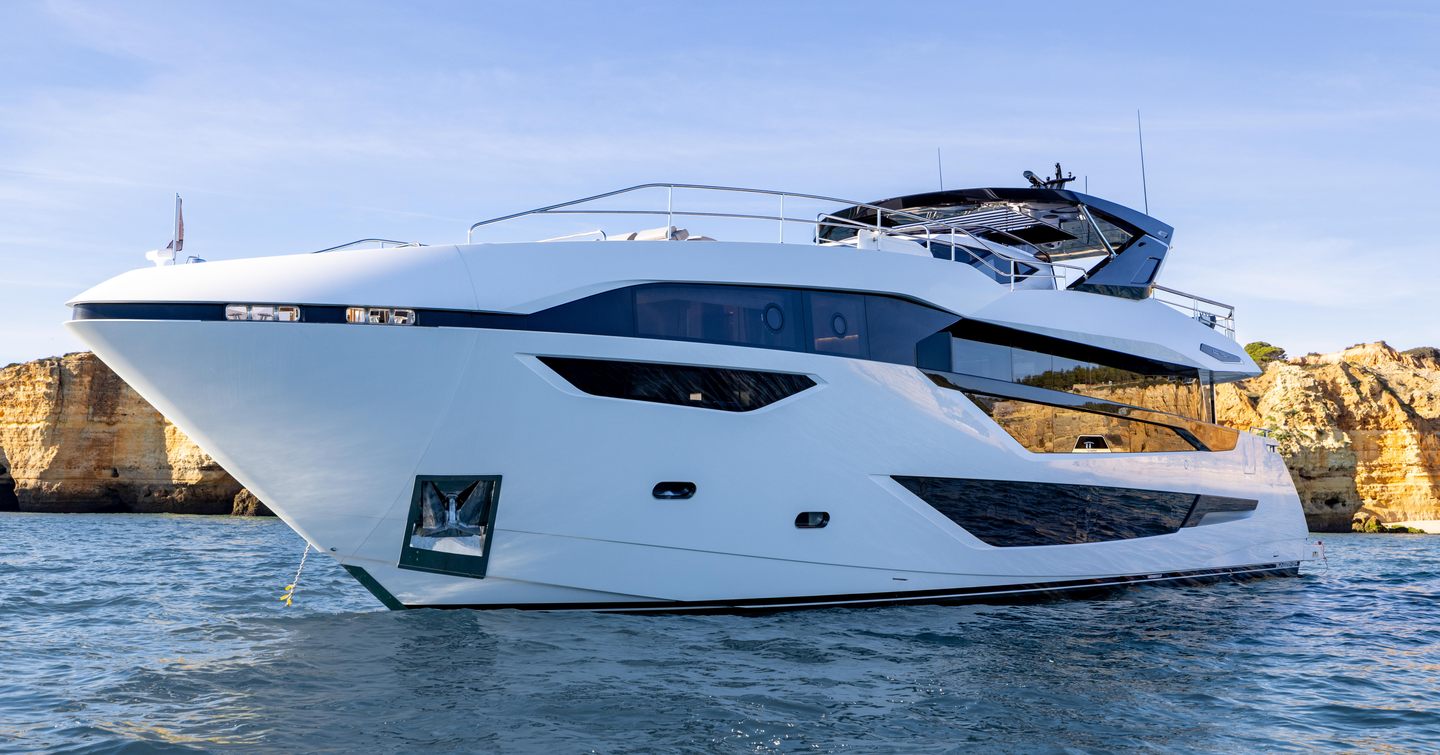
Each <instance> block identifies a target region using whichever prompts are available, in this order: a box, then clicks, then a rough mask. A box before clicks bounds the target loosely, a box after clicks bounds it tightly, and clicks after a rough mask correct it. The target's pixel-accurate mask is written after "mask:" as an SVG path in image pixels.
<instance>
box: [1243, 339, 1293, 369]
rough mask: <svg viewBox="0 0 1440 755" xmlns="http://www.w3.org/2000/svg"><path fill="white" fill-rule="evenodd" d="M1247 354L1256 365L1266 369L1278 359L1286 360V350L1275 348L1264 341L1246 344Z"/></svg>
mask: <svg viewBox="0 0 1440 755" xmlns="http://www.w3.org/2000/svg"><path fill="white" fill-rule="evenodd" d="M1245 353H1246V354H1249V355H1250V358H1251V359H1254V360H1255V364H1258V365H1260V366H1261V367H1264V366H1265V365H1266V364H1269V363H1270V362H1274V361H1275V360H1277V359H1284V358H1285V350H1284V349H1282V348H1280V347H1279V346H1273V345H1271V344H1268V343H1266V342H1264V341H1251V342H1250V343H1247V344H1245Z"/></svg>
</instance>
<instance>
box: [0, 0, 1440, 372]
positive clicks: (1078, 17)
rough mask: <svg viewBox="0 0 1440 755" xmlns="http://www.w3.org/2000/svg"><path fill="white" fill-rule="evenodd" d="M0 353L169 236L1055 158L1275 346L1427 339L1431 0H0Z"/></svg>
mask: <svg viewBox="0 0 1440 755" xmlns="http://www.w3.org/2000/svg"><path fill="white" fill-rule="evenodd" d="M0 39H3V44H0V364H4V363H7V362H11V361H18V360H22V359H29V358H34V357H38V356H45V355H49V354H58V353H62V352H66V351H73V350H76V349H78V348H80V345H79V344H78V343H77V342H74V341H72V340H70V339H69V338H68V337H67V336H66V335H65V333H64V332H63V330H62V329H61V327H60V322H61V321H63V320H64V319H66V318H67V317H68V312H67V310H66V309H65V307H64V305H63V302H64V301H65V300H66V299H67V298H68V297H69V296H71V295H72V294H74V293H76V292H78V291H80V290H82V289H84V288H86V287H88V286H89V285H91V284H93V283H96V282H98V281H100V280H103V279H105V278H107V277H110V276H112V275H115V274H117V273H119V272H122V271H124V270H127V269H130V268H134V267H138V266H141V265H143V264H144V260H143V258H142V255H143V252H144V251H145V250H147V249H152V248H155V247H156V246H161V245H163V244H164V243H165V241H167V240H168V238H169V232H170V231H169V227H170V223H171V213H172V195H173V194H174V193H175V192H177V191H178V192H180V193H181V194H183V195H184V196H185V199H186V225H187V249H186V251H187V252H192V253H195V254H199V255H201V256H204V257H206V258H208V259H225V258H232V257H242V256H249V255H255V254H276V253H284V252H295V251H306V250H312V249H317V248H321V247H324V246H329V245H332V244H336V243H340V242H343V241H348V240H350V239H354V238H359V237H363V236H372V235H375V236H384V237H391V238H405V239H416V240H421V241H426V242H431V243H442V242H453V241H457V240H460V239H463V237H464V231H465V228H466V226H467V225H468V224H469V223H470V222H472V221H474V220H477V219H479V218H484V217H492V216H495V215H500V214H504V213H506V212H511V211H516V210H521V209H525V208H527V207H531V206H536V205H542V204H548V203H551V202H555V201H560V200H564V199H569V198H574V197H579V196H584V195H588V194H592V193H596V192H600V191H604V190H608V189H611V188H616V187H620V186H625V185H629V184H634V183H643V182H647V181H684V182H696V183H715V184H728V185H742V186H761V187H767V188H784V189H788V190H792V191H802V192H810V193H817V194H827V195H833V196H845V197H855V198H858V199H874V198H879V197H883V196H890V195H895V194H901V193H907V192H912V191H923V190H929V189H932V188H934V187H935V183H936V177H935V150H936V148H937V147H938V148H941V149H943V151H944V155H945V174H946V183H947V185H949V186H951V187H952V188H953V187H955V186H959V185H1018V184H1019V183H1020V177H1019V174H1020V171H1022V170H1025V169H1031V170H1035V171H1037V172H1044V171H1047V170H1049V169H1050V167H1051V166H1052V164H1053V163H1054V162H1055V161H1057V160H1059V161H1062V162H1063V163H1064V164H1065V166H1066V167H1067V169H1071V170H1074V172H1075V173H1076V174H1077V175H1082V176H1085V177H1087V178H1088V181H1089V189H1090V191H1091V193H1093V194H1097V195H1099V196H1103V197H1106V198H1109V199H1113V200H1115V201H1119V202H1122V203H1125V204H1131V205H1134V206H1139V205H1140V202H1141V198H1140V181H1139V170H1138V166H1137V157H1136V145H1135V122H1134V118H1135V110H1136V109H1140V110H1142V111H1143V112H1144V114H1145V140H1146V152H1147V159H1148V168H1149V187H1150V200H1151V201H1150V204H1151V210H1152V212H1153V214H1155V215H1156V216H1157V217H1160V218H1161V219H1163V220H1165V221H1167V222H1169V223H1171V224H1173V225H1175V226H1176V228H1177V232H1176V247H1175V250H1174V252H1173V255H1172V258H1171V261H1170V262H1169V263H1168V266H1167V269H1166V271H1165V274H1164V277H1163V279H1162V282H1163V283H1165V284H1167V285H1170V286H1172V287H1176V288H1180V289H1184V290H1189V291H1194V292H1195V293H1199V294H1203V295H1207V296H1210V297H1212V298H1218V299H1221V300H1224V301H1229V302H1232V303H1234V304H1236V305H1238V307H1239V313H1238V317H1239V327H1240V333H1239V337H1240V339H1241V340H1242V341H1246V340H1256V339H1264V340H1268V341H1272V342H1274V343H1277V344H1280V345H1283V346H1285V347H1287V348H1288V349H1289V350H1290V351H1291V352H1292V353H1303V352H1306V351H1328V350H1333V349H1337V348H1341V347H1344V346H1347V345H1349V344H1352V343H1357V342H1361V341H1371V340H1377V339H1385V340H1388V341H1389V342H1390V343H1391V344H1392V345H1394V346H1396V347H1399V348H1410V347H1414V346H1420V345H1440V305H1437V302H1440V253H1437V252H1440V250H1437V247H1440V244H1437V243H1436V242H1435V240H1433V239H1432V238H1430V233H1431V232H1433V231H1432V228H1433V226H1434V225H1435V221H1436V220H1437V218H1436V214H1437V210H1436V204H1435V201H1434V199H1433V197H1432V195H1433V189H1432V188H1431V187H1432V186H1433V185H1434V184H1436V183H1437V181H1440V176H1437V175H1436V174H1437V172H1440V160H1437V157H1440V146H1437V134H1440V6H1434V5H1430V4H1426V3H1419V2H1416V3H1384V2H1370V3H1365V4H1363V7H1362V5H1361V4H1358V3H1353V2H1347V3H1315V2H1305V3H1299V2H1297V3H1255V2H1247V3H1229V2H1208V3H1203V4H1199V3H1187V4H1179V3H1154V2H1145V3H1138V2H1137V3H1120V2H1098V3H1088V4H1074V3H1064V4H1061V3H1056V4H1046V3H1024V4H1001V3H960V2H945V3H934V4H929V3H923V2H909V3H905V4H903V5H896V6H889V5H886V4H876V3H857V4H845V3H838V2H827V3H802V2H773V1H772V2H765V3H745V2H733V3H725V4H720V3H715V4H709V5H700V4H683V3H636V4H627V5H624V6H623V7H622V6H621V5H620V4H618V3H596V4H593V5H591V4H552V3H545V2H529V3H504V4H483V5H482V4H480V3H463V2H456V3H411V4H406V5H405V6H404V7H400V6H399V5H398V4H388V3H373V4H372V3H365V2H357V1H351V2H344V3H294V2H286V3H278V2H275V3H269V2H246V3H223V4H222V3H208V2H205V3H202V2H186V3H182V2H167V3H144V2H131V3H123V4H122V3H79V2H48V3H31V2H13V1H12V2H5V3H0Z"/></svg>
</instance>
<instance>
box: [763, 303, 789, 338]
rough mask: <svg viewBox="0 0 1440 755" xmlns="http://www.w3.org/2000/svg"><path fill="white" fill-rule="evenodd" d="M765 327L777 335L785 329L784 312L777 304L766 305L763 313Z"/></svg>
mask: <svg viewBox="0 0 1440 755" xmlns="http://www.w3.org/2000/svg"><path fill="white" fill-rule="evenodd" d="M763 316H764V318H765V327H767V328H769V329H770V330H771V331H773V332H775V333H779V332H780V329H781V328H784V327H785V310H783V309H781V308H780V305H779V304H767V305H766V306H765V312H764V315H763Z"/></svg>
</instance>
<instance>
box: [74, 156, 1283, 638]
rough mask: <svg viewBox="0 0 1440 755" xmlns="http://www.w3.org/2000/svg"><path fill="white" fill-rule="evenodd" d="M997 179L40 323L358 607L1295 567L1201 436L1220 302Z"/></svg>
mask: <svg viewBox="0 0 1440 755" xmlns="http://www.w3.org/2000/svg"><path fill="white" fill-rule="evenodd" d="M1027 177H1029V178H1030V179H1031V183H1032V185H1031V186H1029V187H1026V188H990V189H967V190H952V191H938V192H931V193H924V194H916V195H912V196H904V197H897V198H893V199H886V200H881V201H875V202H869V203H865V202H854V201H847V200H840V199H834V198H829V197H821V196H814V195H806V194H795V193H787V192H771V191H759V190H754V189H737V188H726V187H714V186H696V185H685V184H651V185H645V186H637V187H632V188H629V189H623V190H620V191H616V192H610V193H608V194H602V195H599V196H595V197H589V198H586V199H582V200H576V201H574V202H567V203H564V204H558V205H552V206H549V207H544V208H540V209H536V210H531V211H529V212H524V213H518V214H516V215H509V216H505V217H501V218H496V219H494V220H486V221H482V222H479V223H476V224H475V225H474V226H472V227H471V229H470V234H469V237H468V238H467V242H466V243H464V244H450V245H421V244H406V245H397V244H395V243H391V242H381V241H379V240H373V239H372V240H367V241H365V242H358V243H356V244H351V245H345V246H344V247H341V248H336V249H333V250H326V251H325V253H310V254H293V255H285V256H265V257H255V258H250V259H239V260H230V261H214V262H206V263H204V264H170V265H162V266H157V267H153V268H148V269H143V270H136V271H133V272H129V273H125V274H123V275H120V276H118V277H116V278H113V279H111V280H109V281H106V282H104V283H101V284H100V285H98V286H96V287H94V288H92V289H90V290H89V291H86V292H85V293H83V294H81V295H79V296H77V297H76V298H75V299H73V300H72V301H71V302H70V304H71V306H72V307H73V319H72V320H71V322H69V323H68V327H69V328H71V330H72V331H73V332H74V333H75V334H76V335H78V336H79V337H80V338H81V339H83V340H84V341H85V343H87V344H89V345H90V347H92V348H93V349H94V350H95V352H96V353H97V354H98V355H99V356H100V358H101V359H103V360H104V361H105V362H106V364H108V365H110V366H111V367H112V368H113V369H114V370H115V372H117V373H119V375H120V376H121V377H122V378H124V379H125V380H126V381H127V382H128V383H129V384H130V385H132V386H133V387H134V388H135V389H136V390H137V391H139V392H140V394H141V395H142V396H144V397H145V398H146V399H147V400H149V401H150V402H151V403H153V404H154V405H155V406H156V407H157V408H159V410H160V411H161V412H163V413H164V414H165V416H166V417H168V418H169V419H170V420H172V421H173V422H174V423H175V424H176V425H177V426H178V427H179V428H181V429H182V430H184V432H185V433H187V434H188V435H189V436H190V437H191V438H193V439H194V440H195V442H196V443H198V444H199V445H200V447H201V448H203V449H205V450H206V451H207V452H209V453H210V454H211V455H213V456H214V457H215V458H216V459H217V460H218V461H219V462H220V463H221V464H223V465H224V467H225V468H226V469H227V470H229V471H230V472H231V473H232V474H233V475H234V476H235V477H236V478H237V479H238V480H239V481H240V482H241V483H243V484H244V485H245V486H246V487H248V488H249V489H250V490H252V491H253V492H254V493H255V494H256V495H258V496H259V497H260V499H262V500H263V501H265V502H266V503H267V504H268V505H269V506H270V507H271V508H272V509H273V510H274V511H275V512H276V513H277V514H278V515H279V516H280V517H281V518H282V519H283V520H284V521H285V522H286V524H288V525H289V526H290V527H292V528H294V529H295V531H297V532H298V533H300V534H301V535H302V536H303V537H304V538H305V539H306V540H307V541H309V543H311V544H312V545H313V546H314V547H315V548H317V549H318V550H320V551H322V552H324V553H327V554H329V555H331V556H333V557H334V558H336V559H337V560H338V561H339V562H340V563H341V564H343V565H344V567H345V568H346V569H347V570H348V571H349V572H350V574H352V575H354V576H355V578H356V579H357V580H359V581H360V582H361V583H362V584H363V585H364V586H365V587H366V588H368V589H369V590H370V591H371V592H372V593H374V595H375V596H376V597H377V598H378V599H379V600H380V601H381V602H382V603H384V604H385V605H386V606H389V607H390V608H415V607H470V608H525V609H552V610H553V609H592V610H593V609H600V610H614V611H701V610H719V611H737V610H760V609H776V608H789V607H800V606H828V605H841V604H845V605H868V604H878V603H902V602H948V601H962V600H977V599H991V598H996V597H1002V596H1003V597H1010V596H1016V595H1037V594H1042V595H1050V594H1056V593H1069V592H1076V591H1090V590H1093V589H1095V588H1108V587H1113V586H1120V585H1131V584H1137V583H1175V582H1189V581H1195V580H1215V579H1237V578H1249V577H1258V576H1267V575H1294V574H1296V573H1297V569H1298V565H1299V562H1300V561H1301V560H1303V559H1304V558H1305V557H1306V551H1307V547H1308V546H1307V540H1306V528H1305V522H1304V519H1303V516H1302V513H1301V508H1300V503H1299V499H1298V497H1297V496H1296V493H1295V489H1294V486H1293V485H1292V483H1291V480H1290V476H1289V474H1288V473H1287V472H1286V469H1285V465H1284V463H1283V461H1282V459H1281V457H1280V456H1279V455H1278V454H1276V453H1275V452H1274V449H1273V446H1271V445H1269V444H1267V441H1266V439H1265V438H1262V437H1259V436H1256V435H1251V434H1247V433H1243V432H1237V431H1236V430H1233V429H1229V428H1226V427H1221V426H1218V425H1216V424H1214V422H1215V417H1214V413H1215V409H1214V386H1215V384H1216V383H1220V382H1224V381H1233V380H1238V379H1242V378H1245V377H1248V376H1252V375H1255V374H1257V373H1258V372H1259V370H1258V369H1257V367H1256V365H1255V364H1254V363H1253V362H1252V361H1251V360H1250V359H1249V358H1248V357H1247V356H1246V354H1245V351H1244V350H1243V349H1242V348H1240V347H1239V346H1238V345H1237V344H1236V342H1235V341H1234V339H1233V335H1232V334H1233V322H1234V321H1233V309H1232V308H1230V307H1228V306H1226V305H1223V304H1220V303H1218V302H1214V301H1209V300H1206V299H1202V298H1200V297H1197V296H1190V295H1185V294H1181V293H1180V292H1178V291H1174V290H1172V289H1169V288H1166V287H1164V286H1161V285H1159V284H1158V283H1157V282H1156V278H1157V276H1158V275H1159V274H1160V273H1161V272H1162V271H1163V269H1164V263H1165V260H1166V257H1167V253H1168V252H1169V250H1170V248H1171V244H1172V231H1173V229H1172V228H1171V227H1170V226H1168V225H1166V224H1165V223H1162V222H1160V221H1158V220H1156V219H1154V218H1152V217H1149V216H1148V215H1146V214H1143V213H1140V212H1137V211H1135V210H1132V209H1129V208H1126V207H1123V206H1120V205H1118V204H1115V203H1112V202H1109V201H1105V200H1103V199H1099V198H1096V197H1092V196H1088V195H1085V194H1082V193H1077V192H1074V191H1070V190H1067V189H1066V188H1064V183H1065V180H1066V179H1063V178H1059V177H1058V175H1057V178H1056V179H1054V180H1048V181H1046V180H1040V179H1036V178H1034V177H1033V176H1030V175H1029V174H1027ZM537 226H538V227H537ZM656 226H658V227H656ZM638 229H647V230H638Z"/></svg>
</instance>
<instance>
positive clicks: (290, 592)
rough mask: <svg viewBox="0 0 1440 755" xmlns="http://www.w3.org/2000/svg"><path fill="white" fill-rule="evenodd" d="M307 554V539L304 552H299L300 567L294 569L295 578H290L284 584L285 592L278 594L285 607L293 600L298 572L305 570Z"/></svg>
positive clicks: (308, 549)
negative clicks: (288, 581) (286, 583)
mask: <svg viewBox="0 0 1440 755" xmlns="http://www.w3.org/2000/svg"><path fill="white" fill-rule="evenodd" d="M309 556H310V543H309V542H308V541H307V542H306V543H305V552H304V553H301V554H300V568H299V569H296V570H295V578H294V579H292V580H290V584H288V585H285V594H284V595H281V596H280V602H281V603H284V604H285V607H286V608H289V607H290V604H291V603H292V602H293V601H294V600H295V587H296V586H297V585H299V584H300V572H302V571H305V559H306V558H309Z"/></svg>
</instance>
